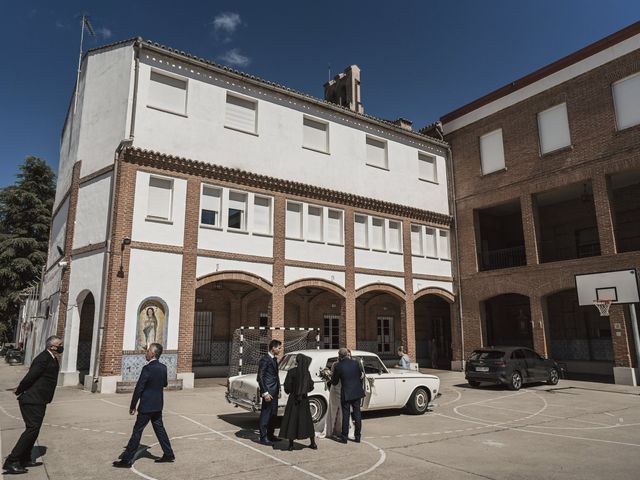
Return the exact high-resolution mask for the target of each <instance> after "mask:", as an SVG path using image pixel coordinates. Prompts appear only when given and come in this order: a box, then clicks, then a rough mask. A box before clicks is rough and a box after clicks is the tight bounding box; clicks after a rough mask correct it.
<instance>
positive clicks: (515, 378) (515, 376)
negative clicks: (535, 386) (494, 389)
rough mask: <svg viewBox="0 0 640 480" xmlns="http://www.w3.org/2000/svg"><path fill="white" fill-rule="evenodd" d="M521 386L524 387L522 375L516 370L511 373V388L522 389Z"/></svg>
mask: <svg viewBox="0 0 640 480" xmlns="http://www.w3.org/2000/svg"><path fill="white" fill-rule="evenodd" d="M520 387H522V375H520V372H519V371H517V370H516V371H514V372H513V373H512V374H511V378H510V379H509V389H510V390H520Z"/></svg>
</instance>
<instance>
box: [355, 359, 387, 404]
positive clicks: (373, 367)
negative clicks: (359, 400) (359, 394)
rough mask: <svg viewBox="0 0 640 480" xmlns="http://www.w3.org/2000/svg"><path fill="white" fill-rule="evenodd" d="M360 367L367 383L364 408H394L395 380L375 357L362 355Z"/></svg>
mask: <svg viewBox="0 0 640 480" xmlns="http://www.w3.org/2000/svg"><path fill="white" fill-rule="evenodd" d="M360 358H361V359H362V366H363V368H364V373H365V375H366V377H367V382H368V383H369V388H368V389H367V390H368V391H365V394H366V395H365V400H364V408H365V409H377V408H387V407H394V406H395V403H396V378H395V375H393V374H391V373H389V372H388V371H387V369H386V367H385V366H384V364H383V363H382V362H381V361H380V359H379V358H378V357H377V356H374V355H363V356H362V357H360Z"/></svg>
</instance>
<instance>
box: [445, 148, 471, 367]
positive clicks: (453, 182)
mask: <svg viewBox="0 0 640 480" xmlns="http://www.w3.org/2000/svg"><path fill="white" fill-rule="evenodd" d="M447 156H448V160H449V178H450V179H451V192H452V194H451V203H452V208H451V213H452V215H453V225H454V226H455V229H454V234H455V238H456V281H457V284H458V319H459V323H460V353H461V357H462V359H461V361H462V364H461V367H462V370H464V362H465V358H466V357H465V352H464V322H463V321H462V280H461V278H460V255H459V252H460V242H459V237H458V215H457V203H456V180H455V173H454V167H453V154H452V152H451V147H450V146H447Z"/></svg>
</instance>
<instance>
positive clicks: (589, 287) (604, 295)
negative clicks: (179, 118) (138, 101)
mask: <svg viewBox="0 0 640 480" xmlns="http://www.w3.org/2000/svg"><path fill="white" fill-rule="evenodd" d="M575 278H576V290H577V292H578V303H579V304H580V305H593V302H594V301H604V300H609V301H611V303H638V302H639V301H640V299H639V298H638V297H639V295H638V276H637V275H636V270H635V268H631V269H628V270H615V271H609V272H597V273H586V274H580V275H576V276H575Z"/></svg>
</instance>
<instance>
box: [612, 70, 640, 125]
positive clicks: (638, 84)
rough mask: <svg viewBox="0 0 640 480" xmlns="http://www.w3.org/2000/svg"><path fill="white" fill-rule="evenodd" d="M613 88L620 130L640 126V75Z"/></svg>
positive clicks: (621, 81)
mask: <svg viewBox="0 0 640 480" xmlns="http://www.w3.org/2000/svg"><path fill="white" fill-rule="evenodd" d="M611 88H612V89H613V105H614V107H615V111H616V124H617V127H618V130H623V129H625V128H629V127H632V126H634V125H638V124H640V73H636V74H634V75H631V76H630V77H627V78H624V79H622V80H620V81H618V82H616V83H614V84H613V85H612V87H611Z"/></svg>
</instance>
